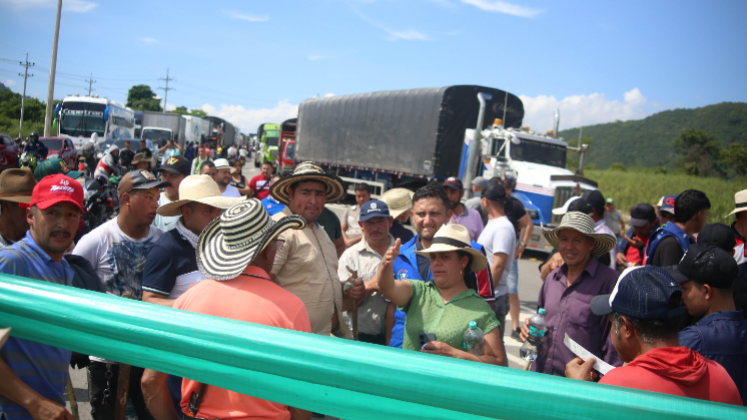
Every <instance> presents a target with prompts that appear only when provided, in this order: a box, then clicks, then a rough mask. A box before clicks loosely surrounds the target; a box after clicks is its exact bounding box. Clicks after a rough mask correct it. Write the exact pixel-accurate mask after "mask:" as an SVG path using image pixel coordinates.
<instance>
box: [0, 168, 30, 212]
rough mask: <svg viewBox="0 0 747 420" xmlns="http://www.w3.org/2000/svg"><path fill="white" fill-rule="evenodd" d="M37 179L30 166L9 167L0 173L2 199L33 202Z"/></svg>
mask: <svg viewBox="0 0 747 420" xmlns="http://www.w3.org/2000/svg"><path fill="white" fill-rule="evenodd" d="M34 186H36V179H34V175H33V174H32V173H31V169H29V168H8V169H6V170H4V171H3V172H2V173H0V201H11V202H13V203H25V204H28V203H30V202H31V193H32V192H33V191H34Z"/></svg>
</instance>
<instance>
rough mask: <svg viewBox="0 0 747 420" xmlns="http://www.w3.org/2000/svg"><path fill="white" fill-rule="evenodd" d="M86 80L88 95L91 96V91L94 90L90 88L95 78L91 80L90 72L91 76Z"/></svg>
mask: <svg viewBox="0 0 747 420" xmlns="http://www.w3.org/2000/svg"><path fill="white" fill-rule="evenodd" d="M86 82H88V96H91V92H92V91H94V90H96V89H92V86H93V84H94V83H96V80H93V73H91V78H89V79H88V80H86Z"/></svg>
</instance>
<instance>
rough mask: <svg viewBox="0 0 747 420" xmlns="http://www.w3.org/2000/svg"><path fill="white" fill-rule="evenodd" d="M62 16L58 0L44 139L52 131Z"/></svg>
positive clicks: (59, 0)
mask: <svg viewBox="0 0 747 420" xmlns="http://www.w3.org/2000/svg"><path fill="white" fill-rule="evenodd" d="M61 14H62V0H57V21H56V22H55V25H54V42H52V64H51V65H50V66H49V86H48V87H47V112H46V113H45V116H44V137H49V135H50V132H51V131H52V118H53V117H54V116H53V115H52V113H53V111H54V76H55V71H56V69H57V41H58V40H59V39H60V16H61Z"/></svg>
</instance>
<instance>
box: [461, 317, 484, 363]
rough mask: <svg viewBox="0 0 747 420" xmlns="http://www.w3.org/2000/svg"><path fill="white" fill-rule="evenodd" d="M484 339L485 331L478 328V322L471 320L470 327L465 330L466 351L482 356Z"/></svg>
mask: <svg viewBox="0 0 747 420" xmlns="http://www.w3.org/2000/svg"><path fill="white" fill-rule="evenodd" d="M482 340H483V333H482V330H481V329H479V328H477V322H475V321H470V323H469V328H467V331H465V332H464V342H463V347H464V351H466V352H467V353H469V354H474V355H475V356H482V355H483V350H482Z"/></svg>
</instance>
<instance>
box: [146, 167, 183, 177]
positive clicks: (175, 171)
mask: <svg viewBox="0 0 747 420" xmlns="http://www.w3.org/2000/svg"><path fill="white" fill-rule="evenodd" d="M153 172H168V173H170V174H172V175H184V176H189V170H187V173H186V174H185V173H184V172H180V171H179V170H178V169H176V168H173V167H170V166H161V167H160V168H158V169H156V170H155V171H153Z"/></svg>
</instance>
